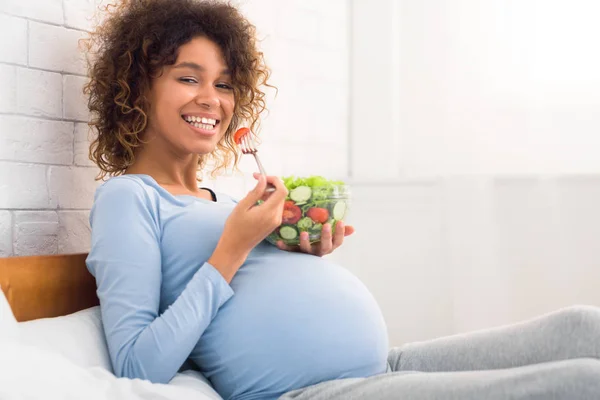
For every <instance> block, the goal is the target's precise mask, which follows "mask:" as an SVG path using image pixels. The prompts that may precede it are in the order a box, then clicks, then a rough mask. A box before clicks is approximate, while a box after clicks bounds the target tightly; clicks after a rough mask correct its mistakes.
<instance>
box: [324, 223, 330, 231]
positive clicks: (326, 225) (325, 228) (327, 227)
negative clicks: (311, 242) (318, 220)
mask: <svg viewBox="0 0 600 400" xmlns="http://www.w3.org/2000/svg"><path fill="white" fill-rule="evenodd" d="M323 230H324V231H325V232H331V225H329V224H325V226H323Z"/></svg>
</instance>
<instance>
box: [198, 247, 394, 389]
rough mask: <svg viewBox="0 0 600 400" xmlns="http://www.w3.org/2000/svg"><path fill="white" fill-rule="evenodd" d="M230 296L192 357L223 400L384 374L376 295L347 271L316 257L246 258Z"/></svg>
mask: <svg viewBox="0 0 600 400" xmlns="http://www.w3.org/2000/svg"><path fill="white" fill-rule="evenodd" d="M231 286H232V288H233V290H234V292H235V294H234V296H233V297H232V298H231V299H230V300H229V301H228V302H227V303H226V304H225V305H224V306H223V307H221V309H220V311H219V313H218V314H217V316H216V317H215V319H214V320H213V321H212V323H211V324H210V325H209V327H208V329H207V330H206V331H205V333H204V334H203V336H202V338H201V339H200V342H199V343H198V346H197V348H196V350H195V352H194V354H193V358H194V359H195V361H196V362H197V363H198V365H199V366H200V368H201V370H202V371H203V372H204V374H205V375H206V376H207V377H208V378H209V379H210V380H211V382H212V383H213V385H214V387H215V389H216V390H217V391H218V392H219V393H220V394H221V396H223V397H224V398H225V399H229V398H235V399H252V398H276V397H278V396H279V395H281V394H282V393H285V392H287V391H289V390H292V389H296V388H300V387H304V386H308V385H312V384H315V383H318V382H321V381H325V380H331V379H336V378H347V377H360V376H370V375H374V374H378V373H381V372H384V371H385V368H386V357H387V349H388V338H387V332H386V327H385V323H384V321H383V317H382V315H381V312H380V310H379V307H378V305H377V303H376V302H375V300H374V298H373V296H372V295H371V294H370V293H369V291H368V290H367V289H366V287H365V286H364V285H363V284H362V283H361V282H360V281H359V280H358V279H357V278H356V277H355V276H354V275H352V274H351V273H350V272H348V271H347V270H345V269H343V268H341V267H340V266H337V265H335V264H332V263H329V262H327V261H326V260H324V259H322V258H318V257H313V256H308V255H304V254H294V253H285V256H283V255H282V254H281V253H279V254H277V256H276V257H274V256H272V255H270V254H269V253H266V254H263V255H259V256H256V257H251V258H250V259H249V260H248V262H247V263H246V264H245V265H244V267H243V268H242V269H240V271H238V274H237V275H236V277H235V278H234V280H233V281H232V282H231Z"/></svg>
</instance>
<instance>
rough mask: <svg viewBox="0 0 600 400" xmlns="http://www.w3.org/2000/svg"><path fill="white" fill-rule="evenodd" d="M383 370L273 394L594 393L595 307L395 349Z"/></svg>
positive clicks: (597, 368) (344, 398)
mask: <svg viewBox="0 0 600 400" xmlns="http://www.w3.org/2000/svg"><path fill="white" fill-rule="evenodd" d="M388 363H389V367H390V368H389V370H390V371H389V372H387V373H384V374H381V375H376V376H372V377H368V378H351V379H339V380H335V381H327V382H323V383H320V384H317V385H313V386H309V387H306V388H303V389H299V390H294V391H291V392H288V393H286V394H284V395H283V396H282V397H280V400H284V399H296V400H359V399H360V400H363V399H369V400H387V399H398V400H409V399H410V400H441V399H444V400H452V399H461V400H462V399H464V400H496V399H503V400H504V399H512V400H517V399H518V400H521V399H528V400H532V399H536V400H537V399H540V400H542V399H543V400H550V399H552V400H563V399H564V400H579V399H600V308H595V307H591V306H576V307H569V308H564V309H561V310H558V311H555V312H553V313H549V314H545V315H542V316H540V317H537V318H535V319H531V320H528V321H525V322H521V323H518V324H514V325H509V326H503V327H498V328H493V329H486V330H482V331H477V332H472V333H467V334H460V335H454V336H449V337H444V338H440V339H435V340H431V341H425V342H417V343H409V344H406V345H404V346H401V347H398V348H394V349H392V350H391V351H390V353H389V357H388Z"/></svg>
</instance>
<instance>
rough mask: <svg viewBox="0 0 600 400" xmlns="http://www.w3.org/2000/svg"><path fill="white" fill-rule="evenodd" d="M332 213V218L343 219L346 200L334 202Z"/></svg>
mask: <svg viewBox="0 0 600 400" xmlns="http://www.w3.org/2000/svg"><path fill="white" fill-rule="evenodd" d="M332 214H333V215H332V216H333V218H334V219H337V220H341V219H344V216H345V215H346V202H345V201H338V202H337V203H335V206H333V212H332Z"/></svg>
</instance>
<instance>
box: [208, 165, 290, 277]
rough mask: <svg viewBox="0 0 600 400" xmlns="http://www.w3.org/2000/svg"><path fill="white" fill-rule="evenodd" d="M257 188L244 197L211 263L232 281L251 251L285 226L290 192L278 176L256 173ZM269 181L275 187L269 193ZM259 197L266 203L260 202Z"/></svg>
mask: <svg viewBox="0 0 600 400" xmlns="http://www.w3.org/2000/svg"><path fill="white" fill-rule="evenodd" d="M254 177H255V178H256V179H257V180H258V183H257V184H256V187H255V188H254V189H253V190H251V191H250V192H249V193H248V194H247V195H246V197H244V198H243V199H241V200H240V201H239V203H238V205H237V206H236V207H235V208H234V209H233V211H232V212H231V214H230V215H229V218H227V221H226V222H225V228H224V229H223V234H222V235H221V238H220V239H219V242H218V243H217V247H216V248H215V251H214V253H213V254H212V256H211V258H210V259H209V260H208V263H209V264H211V265H212V266H213V267H215V268H216V269H217V270H218V271H219V272H221V274H222V275H223V277H224V278H225V279H226V280H227V281H228V282H229V281H231V279H232V278H233V276H234V275H235V273H236V272H237V270H238V269H239V267H240V266H241V265H242V264H243V263H244V261H245V260H246V257H247V256H248V254H249V253H250V251H251V250H252V249H253V248H254V247H255V246H256V245H257V244H258V243H260V242H261V241H262V240H263V239H264V238H266V237H267V236H268V235H269V234H270V233H271V232H273V230H275V229H276V228H277V227H278V226H279V225H281V220H282V215H283V203H284V201H285V198H286V196H287V194H288V191H287V189H286V187H285V185H284V184H283V182H282V181H281V179H279V178H277V177H275V176H267V177H265V176H263V175H260V174H254ZM267 183H270V184H272V185H273V186H274V187H275V190H274V191H273V192H266V191H265V189H266V188H267ZM259 200H263V202H262V203H261V204H260V205H259V204H257V203H258V201H259Z"/></svg>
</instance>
